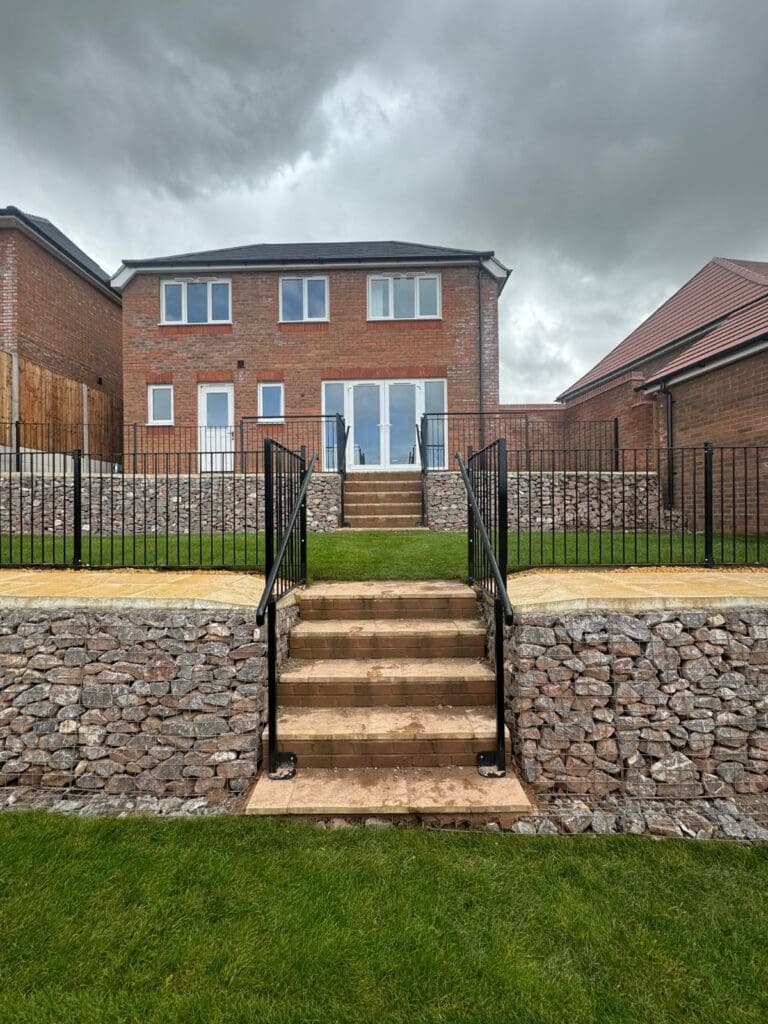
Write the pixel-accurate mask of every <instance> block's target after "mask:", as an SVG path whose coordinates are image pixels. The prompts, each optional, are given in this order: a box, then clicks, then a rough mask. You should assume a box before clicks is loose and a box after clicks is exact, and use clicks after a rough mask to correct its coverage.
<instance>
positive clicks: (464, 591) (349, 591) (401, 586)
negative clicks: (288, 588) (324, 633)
mask: <svg viewBox="0 0 768 1024" xmlns="http://www.w3.org/2000/svg"><path fill="white" fill-rule="evenodd" d="M400 597H402V598H414V597H415V598H424V597H440V598H451V599H453V598H457V597H459V598H465V597H471V598H473V599H474V600H476V599H477V595H476V593H475V591H474V590H473V589H472V587H470V586H467V584H466V583H460V582H459V581H458V580H366V581H355V580H350V581H346V582H345V581H341V580H340V581H337V582H327V583H312V584H310V586H308V587H305V588H304V589H303V590H302V591H301V592H300V593H299V595H298V600H299V604H301V602H302V601H304V600H306V599H312V598H320V599H322V600H329V599H339V600H343V601H346V600H350V599H356V598H365V600H367V601H369V600H372V599H376V598H382V599H384V600H387V601H389V600H391V599H392V598H400Z"/></svg>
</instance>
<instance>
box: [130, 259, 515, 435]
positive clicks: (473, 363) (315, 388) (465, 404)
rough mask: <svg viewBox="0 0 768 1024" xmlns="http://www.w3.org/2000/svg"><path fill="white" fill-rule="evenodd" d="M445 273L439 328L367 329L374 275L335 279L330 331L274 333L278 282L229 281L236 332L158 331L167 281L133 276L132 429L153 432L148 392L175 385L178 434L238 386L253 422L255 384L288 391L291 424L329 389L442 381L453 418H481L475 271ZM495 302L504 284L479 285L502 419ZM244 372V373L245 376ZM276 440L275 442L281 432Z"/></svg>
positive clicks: (238, 408) (240, 408)
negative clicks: (210, 393) (210, 387)
mask: <svg viewBox="0 0 768 1024" xmlns="http://www.w3.org/2000/svg"><path fill="white" fill-rule="evenodd" d="M419 269H423V270H425V271H428V270H430V268H427V267H424V268H419ZM437 269H438V270H439V272H440V274H441V276H442V319H440V320H400V321H392V320H389V321H380V322H369V321H368V320H367V287H366V281H367V273H368V271H367V270H363V269H354V270H353V269H350V270H331V271H329V272H328V278H329V309H330V322H328V323H298V324H293V323H291V324H285V323H284V324H281V323H279V322H278V315H279V305H278V288H279V278H280V274H279V273H278V272H277V271H274V272H271V271H252V272H251V271H249V272H237V273H233V274H231V279H232V319H233V323H232V325H231V326H220V325H190V326H187V325H183V326H182V325H179V326H160V325H159V320H160V282H161V280H162V277H161V276H160V275H156V274H140V275H137V276H136V277H134V278H133V280H132V281H131V282H130V283H129V284H128V285H127V287H126V289H125V292H124V297H123V298H124V306H123V308H124V320H123V356H124V374H125V385H124V412H125V422H126V424H130V423H133V422H136V423H146V420H147V384H148V383H172V384H173V385H174V415H175V421H176V423H177V424H187V425H189V424H191V425H194V424H196V423H197V391H198V384H199V383H202V382H206V381H207V382H213V383H229V382H231V383H233V384H234V392H235V419H236V420H238V419H239V418H240V417H241V416H255V415H257V413H258V384H259V382H263V381H275V380H283V381H284V382H285V412H286V414H287V415H300V414H307V415H310V414H311V415H316V414H319V413H320V411H321V382H322V381H323V380H353V379H360V378H392V377H401V378H412V377H413V378H423V377H443V378H446V379H447V381H448V406H449V408H450V409H451V410H455V411H476V410H477V409H478V407H479V404H480V401H479V394H478V385H479V376H480V374H479V359H478V284H477V269H476V268H475V267H442V268H437ZM221 276H225V275H223V274H222V275H221ZM497 300H498V288H497V284H496V282H495V281H494V280H493V279H491V278H490V277H488V275H486V274H483V277H482V302H483V336H484V337H483V352H484V358H483V389H484V394H485V406H486V409H488V410H489V411H494V410H496V409H497V407H498V388H499V368H498V363H499V351H498V320H497ZM238 360H242V361H243V362H244V364H245V365H244V368H241V369H238V366H237V363H238ZM156 429H158V430H162V429H163V428H156ZM273 433H274V436H275V437H276V438H277V439H278V440H279V439H280V428H279V426H276V427H275V429H274V431H273Z"/></svg>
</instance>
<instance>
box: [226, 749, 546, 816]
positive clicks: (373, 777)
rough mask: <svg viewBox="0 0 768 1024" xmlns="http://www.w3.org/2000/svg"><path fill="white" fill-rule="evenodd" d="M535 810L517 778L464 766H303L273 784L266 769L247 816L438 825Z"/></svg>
mask: <svg viewBox="0 0 768 1024" xmlns="http://www.w3.org/2000/svg"><path fill="white" fill-rule="evenodd" d="M532 812H533V807H532V806H531V803H530V801H529V800H528V797H527V796H526V795H525V792H524V790H523V788H522V786H521V785H520V783H519V782H518V780H517V779H516V778H515V776H514V775H511V774H508V775H507V776H506V777H505V778H503V779H485V778H483V777H482V776H480V775H478V773H477V771H476V770H475V769H474V768H471V767H464V768H456V767H454V768H410V769H398V768H391V769H386V768H355V769H336V770H333V769H323V768H308V767H302V766H301V764H300V765H299V770H298V772H297V774H296V776H295V777H294V778H293V779H288V780H282V781H279V782H275V781H272V780H271V779H270V778H269V777H268V776H267V773H266V771H262V772H261V774H260V775H259V777H258V779H257V780H256V784H255V786H254V787H253V789H252V790H251V793H250V794H249V796H248V801H247V804H246V808H245V813H246V814H259V815H271V816H278V817H284V816H290V817H296V816H298V817H308V818H324V817H345V818H346V817H352V818H355V817H367V816H369V815H377V816H379V815H383V816H386V817H387V818H388V819H389V818H394V819H398V818H403V817H410V816H413V817H415V818H417V819H420V820H425V821H427V822H436V823H440V824H458V823H460V822H461V823H467V824H473V825H477V826H482V825H484V824H486V823H487V822H488V821H492V820H493V821H497V822H498V823H499V824H500V825H502V826H508V825H511V824H512V822H513V821H514V820H515V819H516V818H519V817H522V816H524V815H528V814H531V813H532Z"/></svg>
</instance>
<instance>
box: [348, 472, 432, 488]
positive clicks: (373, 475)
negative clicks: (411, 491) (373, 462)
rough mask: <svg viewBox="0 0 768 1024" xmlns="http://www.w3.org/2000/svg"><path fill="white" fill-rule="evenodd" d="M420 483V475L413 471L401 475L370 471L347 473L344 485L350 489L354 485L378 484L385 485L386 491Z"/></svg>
mask: <svg viewBox="0 0 768 1024" xmlns="http://www.w3.org/2000/svg"><path fill="white" fill-rule="evenodd" d="M420 481H421V473H420V472H418V471H416V472H414V471H413V470H408V471H407V472H402V473H387V472H385V471H383V470H371V471H370V472H369V473H355V472H351V473H349V472H348V473H347V478H346V484H347V486H348V487H352V486H354V485H356V484H369V483H374V482H375V483H378V484H380V485H381V484H386V485H387V489H395V488H397V487H402V486H403V485H404V484H412V483H414V482H416V483H419V482H420Z"/></svg>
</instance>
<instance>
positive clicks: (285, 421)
mask: <svg viewBox="0 0 768 1024" xmlns="http://www.w3.org/2000/svg"><path fill="white" fill-rule="evenodd" d="M508 276H509V271H508V270H507V268H506V267H505V266H504V265H503V264H502V263H500V262H499V260H498V259H496V257H495V255H494V253H493V252H490V251H488V252H478V251H474V250H469V249H447V248H442V247H440V246H433V245H416V244H411V243H406V242H392V241H389V242H332V243H304V244H286V245H271V244H270V245H267V244H260V245H246V246H240V247H237V248H233V249H217V250H212V251H209V252H197V253H188V254H183V255H179V256H166V257H161V258H155V259H145V260H126V261H125V262H124V263H123V264H122V266H121V267H120V269H119V271H118V272H117V273H116V274H115V276H114V277H113V279H112V284H113V286H114V287H115V288H116V289H117V290H118V291H120V292H121V293H122V296H123V360H124V392H123V393H124V406H125V423H126V432H127V436H126V446H127V447H128V448H130V447H131V445H134V444H135V443H136V438H137V437H140V438H141V441H140V443H141V444H142V446H143V447H145V448H148V449H149V450H166V451H167V450H174V449H175V450H177V451H180V450H183V449H184V448H185V447H189V445H190V443H191V444H192V447H193V450H194V447H195V445H197V446H199V447H200V448H203V449H205V447H206V446H211V447H212V449H215V450H216V452H217V456H216V458H215V459H214V458H212V459H211V461H210V466H211V468H216V467H219V468H225V467H226V466H227V465H228V460H227V455H226V451H225V452H224V455H223V460H222V455H221V449H222V446H224V447H225V448H226V447H227V446H229V447H230V448H231V450H232V452H233V453H234V452H235V451H236V450H237V448H238V445H239V444H241V443H242V442H241V441H240V440H239V436H243V435H242V424H243V423H244V422H245V423H246V425H250V424H253V423H254V422H255V418H258V420H259V422H260V423H261V424H267V425H268V427H269V433H270V434H272V435H273V436H274V437H275V438H276V439H277V440H281V439H282V438H283V437H285V438H286V441H287V443H291V444H292V446H295V444H296V443H297V442H298V441H300V440H301V439H302V438H301V435H300V432H299V431H298V430H297V429H296V423H297V422H299V421H298V420H297V419H295V418H297V417H310V418H311V417H314V418H315V419H316V420H317V421H318V422H319V417H320V416H321V415H324V416H333V415H335V414H341V415H342V416H343V417H344V422H345V424H346V426H347V427H348V429H349V438H348V442H347V447H346V458H347V465H348V467H349V468H350V469H355V470H360V471H368V470H372V469H376V470H387V471H389V470H392V471H398V470H403V469H406V470H407V469H411V470H413V469H414V468H417V466H418V460H419V453H418V448H417V445H416V424H417V423H418V422H419V420H420V417H421V415H422V414H423V413H425V412H427V413H433V414H444V413H447V412H448V411H451V412H481V411H487V412H492V411H495V410H496V409H497V408H498V398H499V394H498V392H499V346H498V312H497V308H498V300H499V295H500V293H501V290H502V288H503V287H504V284H505V283H506V280H507V278H508ZM134 424H136V425H138V428H136V427H134V426H133V425H134ZM291 424H293V426H294V429H292V430H289V429H288V428H289V427H290V426H291ZM238 427H240V435H239V434H238ZM190 430H191V431H192V432H191V433H190ZM132 431H133V434H132V433H131V432H132ZM249 436H253V435H252V434H251V435H249ZM311 436H312V435H311V433H310V432H308V433H307V438H308V443H309V444H310V446H311V444H312V441H311ZM222 439H224V440H223V441H222ZM318 447H320V448H323V451H322V452H320V451H318V452H317V454H318V455H319V456H320V460H321V464H320V466H319V468H320V469H332V468H335V466H334V465H333V460H334V458H335V451H334V449H333V447H332V446H329V445H325V446H323V445H322V444H321V445H319V446H318ZM442 457H443V456H442V455H441V456H440V458H442ZM444 457H445V459H446V460H447V458H448V457H449V453H448V450H447V447H446V450H445V453H444ZM230 461H233V460H230Z"/></svg>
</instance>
